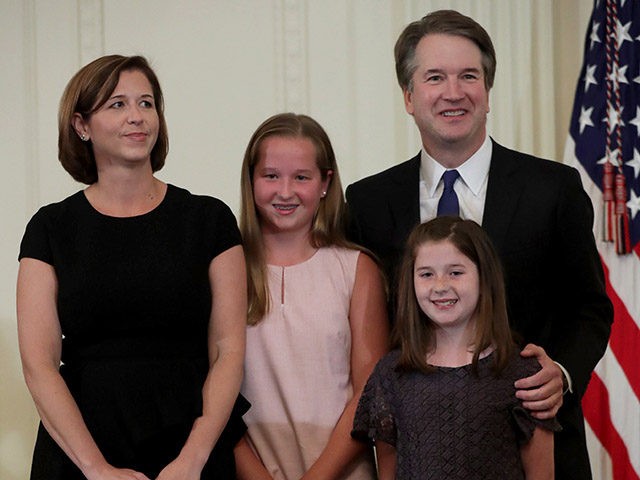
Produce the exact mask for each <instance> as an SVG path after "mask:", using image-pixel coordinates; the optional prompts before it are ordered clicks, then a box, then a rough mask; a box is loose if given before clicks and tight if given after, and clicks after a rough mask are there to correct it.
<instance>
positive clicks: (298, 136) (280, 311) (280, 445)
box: [236, 113, 388, 480]
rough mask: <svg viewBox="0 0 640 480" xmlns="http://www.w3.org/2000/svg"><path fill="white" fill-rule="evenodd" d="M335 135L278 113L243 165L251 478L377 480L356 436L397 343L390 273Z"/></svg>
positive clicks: (244, 456)
mask: <svg viewBox="0 0 640 480" xmlns="http://www.w3.org/2000/svg"><path fill="white" fill-rule="evenodd" d="M343 207H344V198H343V194H342V186H341V184H340V178H339V175H338V169H337V165H336V161H335V155H334V153H333V149H332V147H331V143H330V141H329V138H328V136H327V134H326V133H325V131H324V130H323V129H322V127H321V126H320V125H319V124H318V123H317V122H316V121H315V120H313V119H312V118H310V117H307V116H305V115H295V114H291V113H287V114H280V115H275V116H273V117H271V118H269V119H267V120H266V121H265V122H264V123H263V124H262V125H261V126H260V127H259V128H258V129H257V131H256V132H255V133H254V135H253V136H252V138H251V140H250V142H249V145H248V147H247V150H246V154H245V157H244V163H243V166H242V211H241V219H240V230H241V233H242V236H243V242H244V245H245V255H246V259H247V266H248V284H249V326H248V328H247V351H246V355H245V375H244V381H243V385H242V389H241V391H242V392H243V394H244V395H245V396H246V398H247V399H248V400H249V401H250V402H251V404H252V407H251V409H250V410H249V412H248V413H247V414H246V415H245V416H244V420H245V421H246V423H247V426H248V431H247V434H246V436H245V438H244V440H242V441H241V442H240V444H239V445H238V447H237V448H236V461H237V465H238V476H239V478H241V479H251V480H258V479H279V480H298V479H300V478H304V479H313V478H317V479H323V480H331V479H367V480H369V479H373V478H375V472H374V466H373V462H372V459H371V455H370V453H371V452H370V451H369V450H367V449H366V448H365V447H364V446H363V445H362V444H359V443H358V442H356V441H354V440H353V439H352V438H351V437H350V430H351V426H352V423H353V415H354V412H355V408H356V405H357V403H358V399H359V397H360V393H361V391H362V388H363V387H364V384H365V382H366V379H367V378H368V376H369V374H370V373H371V370H372V369H373V366H374V365H375V363H376V361H377V360H378V359H379V358H380V357H381V356H382V355H383V354H384V353H385V352H386V347H387V330H388V327H387V316H386V303H385V291H384V282H383V278H382V276H381V273H380V271H379V269H378V267H377V265H376V263H375V262H374V261H373V260H372V259H371V257H370V256H369V255H367V254H366V253H363V252H362V251H361V250H360V249H359V248H358V247H356V246H355V245H352V244H350V243H349V242H347V241H346V240H345V238H344V235H343V233H342V222H343V218H342V217H343Z"/></svg>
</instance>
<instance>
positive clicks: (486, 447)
mask: <svg viewBox="0 0 640 480" xmlns="http://www.w3.org/2000/svg"><path fill="white" fill-rule="evenodd" d="M399 354H400V353H399V351H398V350H394V351H392V352H390V353H389V354H387V355H386V356H385V357H383V358H382V359H381V360H380V361H379V362H378V365H377V366H376V368H375V370H374V372H373V373H372V374H371V377H370V378H369V381H368V383H367V385H366V387H365V389H364V392H363V394H362V397H361V398H360V403H359V405H358V408H357V411H356V415H355V420H354V428H353V431H352V435H353V436H354V437H355V438H359V439H368V440H381V441H384V442H387V443H389V444H390V445H393V446H395V448H396V452H397V470H396V478H397V480H409V479H411V480H414V479H415V480H426V479H438V480H457V479H460V480H463V479H464V480H469V479H478V480H480V479H482V480H493V479H495V480H516V479H523V478H524V474H523V470H522V462H521V460H520V450H519V448H520V445H522V444H523V443H524V442H526V441H528V440H529V439H530V438H531V435H532V434H533V430H534V429H535V428H536V427H537V426H540V427H543V428H546V429H549V430H554V431H556V430H559V429H560V426H559V425H558V423H557V421H556V420H555V419H553V420H549V421H540V420H537V419H535V418H533V417H532V416H531V415H529V413H528V412H527V410H525V409H524V408H523V407H522V405H521V402H520V401H519V400H518V399H517V398H516V397H515V388H514V386H513V383H514V382H515V381H516V380H517V379H520V378H524V377H526V376H529V375H531V374H533V373H535V372H536V371H538V370H540V365H539V364H538V362H537V361H536V360H535V359H532V358H522V357H520V355H519V354H517V353H516V354H515V355H514V357H513V358H512V360H511V361H510V362H509V365H508V366H507V367H506V369H505V370H504V371H503V372H502V373H501V375H500V376H499V377H497V378H496V377H495V376H494V374H493V373H492V371H491V368H490V367H491V364H492V360H493V355H488V356H487V357H485V358H483V359H481V360H480V361H479V363H478V375H477V376H476V375H474V374H473V372H472V368H471V365H466V366H463V367H454V368H450V367H436V369H435V371H434V372H433V373H429V374H424V373H421V372H416V371H414V372H407V373H400V372H399V371H397V370H396V368H395V366H396V364H397V361H398V357H399Z"/></svg>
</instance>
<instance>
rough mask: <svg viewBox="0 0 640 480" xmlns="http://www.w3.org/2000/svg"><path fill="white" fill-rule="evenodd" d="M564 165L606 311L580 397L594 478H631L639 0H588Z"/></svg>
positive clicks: (639, 439) (635, 402) (638, 407)
mask: <svg viewBox="0 0 640 480" xmlns="http://www.w3.org/2000/svg"><path fill="white" fill-rule="evenodd" d="M564 160H565V163H568V164H570V165H573V166H575V167H576V168H577V169H578V170H579V171H580V173H581V175H582V181H583V183H584V187H585V189H586V190H587V192H588V193H589V195H590V196H591V200H592V202H593V205H594V209H595V217H596V221H595V226H594V234H595V235H596V240H597V242H598V249H599V251H600V256H601V258H602V262H603V265H604V269H605V274H606V280H607V293H608V294H609V297H610V298H611V301H612V302H613V304H614V309H615V314H614V323H613V328H612V332H611V338H610V340H609V345H608V348H607V351H606V353H605V355H604V357H603V358H602V360H601V361H600V363H599V364H598V366H597V367H596V369H595V372H594V373H593V376H592V378H591V382H590V384H589V387H588V389H587V392H586V394H585V396H584V398H583V401H582V406H583V409H584V414H585V420H586V423H587V425H588V429H587V430H588V442H589V450H590V455H591V463H592V466H593V468H594V472H593V473H594V478H596V479H602V480H608V479H614V480H638V479H639V478H640V178H639V177H640V0H596V1H595V3H594V8H593V14H592V16H591V21H590V23H589V26H588V28H587V35H586V41H585V47H584V63H583V66H582V71H581V73H580V78H579V80H578V86H577V89H576V96H575V102H574V106H573V115H572V119H571V126H570V128H569V137H568V139H567V145H566V148H565V158H564Z"/></svg>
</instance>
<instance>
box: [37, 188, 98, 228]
mask: <svg viewBox="0 0 640 480" xmlns="http://www.w3.org/2000/svg"><path fill="white" fill-rule="evenodd" d="M86 203H87V200H86V197H85V196H84V191H82V190H80V191H78V192H76V193H73V194H71V195H69V196H68V197H66V198H64V199H62V200H59V201H57V202H53V203H48V204H46V205H43V206H42V207H40V208H39V209H38V211H37V212H36V213H35V214H34V215H33V217H32V220H35V221H57V220H58V219H59V218H60V217H61V216H63V215H64V214H66V213H69V212H78V211H79V210H80V209H81V208H82V206H83V205H85V204H86Z"/></svg>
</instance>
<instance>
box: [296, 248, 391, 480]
mask: <svg viewBox="0 0 640 480" xmlns="http://www.w3.org/2000/svg"><path fill="white" fill-rule="evenodd" d="M349 323H350V325H351V382H352V384H353V398H352V399H351V400H350V401H349V403H347V405H346V407H345V409H344V411H343V412H342V415H341V416H340V419H339V420H338V423H337V424H336V426H335V428H334V429H333V432H332V433H331V436H330V437H329V442H328V443H327V446H326V447H325V449H324V450H323V452H322V453H321V454H320V457H319V458H318V459H317V460H316V462H315V463H314V464H313V465H312V466H311V468H310V469H309V471H308V472H307V473H305V475H304V476H303V477H302V478H303V479H304V480H311V479H322V480H330V479H332V478H336V477H337V476H338V475H340V473H341V472H342V471H343V470H344V468H345V467H347V465H348V464H349V463H350V462H351V461H352V460H353V459H354V458H355V457H356V456H357V455H358V454H359V453H361V452H362V451H363V450H364V449H365V448H366V447H365V446H364V444H362V443H360V442H358V441H356V440H353V439H352V438H351V430H352V428H353V417H354V414H355V411H356V408H357V406H358V401H359V400H360V395H361V394H362V389H363V388H364V386H365V384H366V383H367V379H368V378H369V375H370V374H371V371H372V370H373V367H375V365H376V363H377V361H378V360H379V359H380V358H381V357H382V356H383V355H384V354H385V353H386V352H387V349H388V338H389V323H388V318H387V305H386V298H385V291H384V283H383V281H382V275H381V273H380V271H379V270H378V267H377V266H376V264H375V262H374V261H373V260H371V258H369V257H368V256H367V255H365V254H362V253H361V254H360V256H359V257H358V264H357V268H356V279H355V284H354V287H353V294H352V296H351V304H350V307H349Z"/></svg>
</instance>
